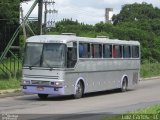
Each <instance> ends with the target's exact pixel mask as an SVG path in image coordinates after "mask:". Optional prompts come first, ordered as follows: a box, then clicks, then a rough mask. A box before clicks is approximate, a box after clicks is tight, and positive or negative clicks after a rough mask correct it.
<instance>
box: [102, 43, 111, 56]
mask: <svg viewBox="0 0 160 120" xmlns="http://www.w3.org/2000/svg"><path fill="white" fill-rule="evenodd" d="M103 58H112V45H103Z"/></svg>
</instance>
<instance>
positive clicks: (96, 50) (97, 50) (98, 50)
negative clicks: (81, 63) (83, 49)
mask: <svg viewBox="0 0 160 120" xmlns="http://www.w3.org/2000/svg"><path fill="white" fill-rule="evenodd" d="M92 57H93V58H102V45H101V44H92Z"/></svg>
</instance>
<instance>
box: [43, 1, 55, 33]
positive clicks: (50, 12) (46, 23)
mask: <svg viewBox="0 0 160 120" xmlns="http://www.w3.org/2000/svg"><path fill="white" fill-rule="evenodd" d="M43 2H44V5H45V11H44V33H46V31H47V28H51V27H53V24H54V21H53V19H52V20H51V19H50V20H49V19H48V15H50V16H53V15H54V14H55V13H58V11H57V10H55V9H54V4H55V2H54V0H44V1H43ZM48 7H49V8H48Z"/></svg>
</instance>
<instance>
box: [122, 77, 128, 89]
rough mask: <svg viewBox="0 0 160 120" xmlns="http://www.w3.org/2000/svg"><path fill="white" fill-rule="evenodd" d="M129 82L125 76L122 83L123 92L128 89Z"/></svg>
mask: <svg viewBox="0 0 160 120" xmlns="http://www.w3.org/2000/svg"><path fill="white" fill-rule="evenodd" d="M127 87H128V83H127V78H126V77H124V78H123V81H122V85H121V92H125V91H127Z"/></svg>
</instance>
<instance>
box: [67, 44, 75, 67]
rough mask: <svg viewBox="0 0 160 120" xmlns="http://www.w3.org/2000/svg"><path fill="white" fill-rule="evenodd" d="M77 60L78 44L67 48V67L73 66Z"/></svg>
mask: <svg viewBox="0 0 160 120" xmlns="http://www.w3.org/2000/svg"><path fill="white" fill-rule="evenodd" d="M76 62H77V44H76V43H73V47H68V48H67V68H73V67H74V66H75V64H76Z"/></svg>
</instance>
